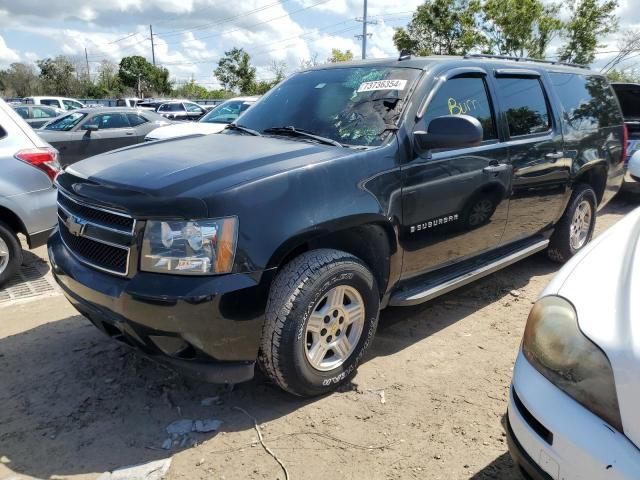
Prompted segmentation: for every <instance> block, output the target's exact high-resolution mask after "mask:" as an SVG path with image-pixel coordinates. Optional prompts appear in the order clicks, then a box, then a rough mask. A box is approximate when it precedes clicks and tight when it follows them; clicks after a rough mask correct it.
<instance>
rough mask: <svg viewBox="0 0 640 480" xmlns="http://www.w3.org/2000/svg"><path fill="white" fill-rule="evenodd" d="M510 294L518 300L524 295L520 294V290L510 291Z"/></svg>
mask: <svg viewBox="0 0 640 480" xmlns="http://www.w3.org/2000/svg"><path fill="white" fill-rule="evenodd" d="M509 294H510V295H511V296H512V297H515V298H518V297H520V295H522V293H520V290H511V291H509Z"/></svg>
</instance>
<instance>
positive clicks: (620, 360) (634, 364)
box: [545, 208, 640, 448]
mask: <svg viewBox="0 0 640 480" xmlns="http://www.w3.org/2000/svg"><path fill="white" fill-rule="evenodd" d="M639 242H640V208H638V209H636V210H634V211H633V212H631V213H630V214H628V215H627V216H626V217H625V218H624V219H622V220H620V221H619V222H618V223H617V224H616V225H614V226H613V227H611V228H610V229H609V230H608V231H607V232H605V233H603V234H602V235H601V236H600V237H598V238H597V239H596V240H594V241H593V242H592V243H591V244H590V245H589V246H587V247H586V248H585V249H584V250H583V251H582V252H581V253H580V254H578V255H577V256H576V257H575V258H574V259H572V260H571V261H570V262H569V263H568V264H567V265H566V266H565V267H563V269H562V270H561V271H560V273H559V274H558V275H557V277H556V278H554V280H553V281H552V283H551V284H550V285H549V287H547V289H546V290H545V294H558V295H560V296H562V297H564V298H566V299H567V300H569V301H570V302H572V303H573V305H574V306H575V308H576V311H577V312H578V323H579V325H580V329H581V330H582V332H583V333H584V334H585V335H586V336H587V337H589V338H590V339H591V340H592V341H593V342H595V343H596V344H597V345H598V346H599V347H600V348H601V349H602V350H603V351H604V352H605V353H606V355H607V357H608V358H609V361H610V362H611V366H612V368H613V372H614V377H615V383H616V392H617V394H618V402H619V405H620V414H621V416H622V424H623V427H624V433H625V435H626V436H627V437H628V438H629V439H630V440H631V441H632V442H634V443H635V445H636V446H638V447H639V448H640V410H639V409H638V399H639V398H640V297H639V296H638V291H640V247H639Z"/></svg>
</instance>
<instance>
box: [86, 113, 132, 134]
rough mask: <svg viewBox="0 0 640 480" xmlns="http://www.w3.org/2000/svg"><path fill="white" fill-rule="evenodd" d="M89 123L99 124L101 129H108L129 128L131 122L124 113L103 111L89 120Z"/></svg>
mask: <svg viewBox="0 0 640 480" xmlns="http://www.w3.org/2000/svg"><path fill="white" fill-rule="evenodd" d="M87 122H88V123H87V125H88V124H95V125H98V128H99V129H100V130H108V129H110V128H128V127H129V122H128V121H127V117H126V116H125V115H123V114H122V113H102V114H99V115H96V116H94V117H93V118H90V119H89V120H87Z"/></svg>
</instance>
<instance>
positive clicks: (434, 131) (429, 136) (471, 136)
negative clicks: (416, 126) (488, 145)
mask: <svg viewBox="0 0 640 480" xmlns="http://www.w3.org/2000/svg"><path fill="white" fill-rule="evenodd" d="M413 138H414V141H415V146H416V149H417V151H418V153H419V154H423V153H426V152H428V151H429V150H433V149H436V148H465V147H473V146H476V145H480V143H482V125H481V124H480V122H479V121H478V119H476V118H474V117H471V116H469V115H445V116H443V117H437V118H434V119H433V120H431V122H430V123H429V126H428V127H427V131H426V132H424V131H418V132H414V133H413Z"/></svg>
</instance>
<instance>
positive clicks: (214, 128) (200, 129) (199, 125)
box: [145, 122, 227, 140]
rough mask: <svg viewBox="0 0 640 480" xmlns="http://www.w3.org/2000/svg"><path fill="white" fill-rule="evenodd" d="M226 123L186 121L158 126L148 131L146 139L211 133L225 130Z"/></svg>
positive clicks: (163, 138) (164, 138)
mask: <svg viewBox="0 0 640 480" xmlns="http://www.w3.org/2000/svg"><path fill="white" fill-rule="evenodd" d="M226 126H227V124H226V123H205V122H184V123H175V124H172V125H167V126H166V127H160V128H156V129H155V130H151V131H150V132H149V133H147V136H146V137H145V139H146V140H151V139H153V140H166V139H167V138H176V137H186V136H187V135H209V134H210V133H218V132H221V131H222V130H224V127H226Z"/></svg>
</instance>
